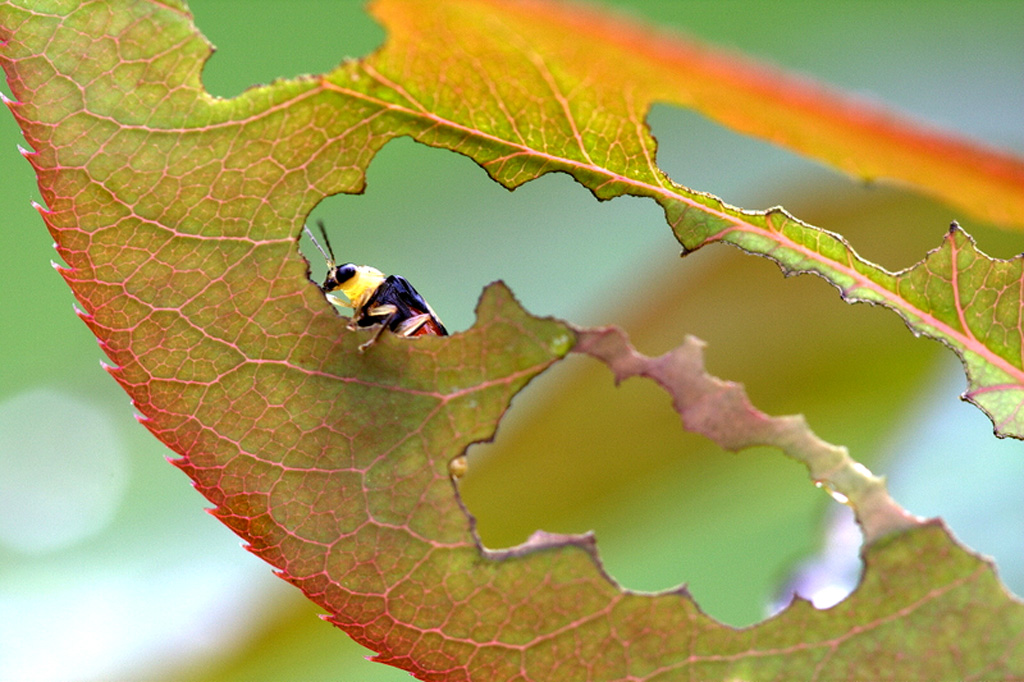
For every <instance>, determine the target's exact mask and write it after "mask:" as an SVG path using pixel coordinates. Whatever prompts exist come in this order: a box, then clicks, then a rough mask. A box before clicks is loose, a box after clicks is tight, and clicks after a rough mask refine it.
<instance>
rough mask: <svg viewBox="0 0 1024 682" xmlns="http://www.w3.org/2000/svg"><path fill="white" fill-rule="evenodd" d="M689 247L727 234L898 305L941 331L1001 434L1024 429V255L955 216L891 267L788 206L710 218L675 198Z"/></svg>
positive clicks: (786, 266) (915, 324)
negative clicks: (925, 246)
mask: <svg viewBox="0 0 1024 682" xmlns="http://www.w3.org/2000/svg"><path fill="white" fill-rule="evenodd" d="M668 211H669V213H670V215H672V214H675V216H674V222H675V225H676V230H677V235H678V236H679V240H680V241H681V242H682V243H683V244H684V245H685V246H686V247H687V248H688V249H697V248H700V247H702V246H705V245H707V244H709V243H711V242H714V241H722V242H726V243H730V244H733V245H735V246H738V247H740V248H742V249H743V250H745V251H747V252H749V253H755V254H758V255H762V256H767V257H768V258H770V259H772V260H774V261H775V262H776V263H778V265H779V267H781V268H782V269H783V271H784V272H785V273H786V274H788V275H794V274H803V273H813V274H816V275H819V276H820V277H822V278H824V279H825V280H827V281H828V282H830V283H832V284H833V285H834V286H835V287H836V288H837V289H839V292H840V294H841V295H842V297H843V299H844V300H846V301H848V302H850V303H858V302H866V303H872V304H876V305H881V306H884V307H886V308H889V309H891V310H893V311H894V312H896V313H898V314H899V315H900V316H901V317H902V318H903V319H904V321H905V322H906V323H907V326H908V327H909V328H910V329H911V331H913V332H914V334H915V335H922V336H927V337H929V338H933V339H936V340H938V341H941V342H942V343H944V344H945V345H946V346H948V347H949V348H951V349H952V350H953V351H954V352H955V353H956V354H957V355H958V356H959V357H960V359H961V361H962V362H963V365H964V369H965V370H966V372H967V378H968V389H967V392H966V393H965V394H964V396H963V397H964V399H965V400H969V401H970V402H972V403H974V404H976V405H977V406H978V407H980V408H981V409H982V410H984V412H985V413H986V414H987V415H988V416H989V418H990V419H991V420H992V423H993V425H994V427H995V433H996V435H997V436H1000V437H1006V436H1010V437H1014V438H1024V338H1022V330H1024V315H1022V306H1024V256H1016V257H1015V258H1012V259H1010V260H1000V259H997V258H991V257H989V256H987V255H985V254H984V253H981V252H980V251H979V250H978V249H977V247H976V246H975V243H974V240H973V239H972V238H971V237H970V235H968V234H967V233H965V232H964V231H963V230H962V229H961V228H960V227H959V225H957V224H956V223H953V225H952V226H950V228H949V231H948V233H947V235H946V238H945V240H944V242H943V243H942V245H941V246H940V247H938V248H936V249H935V250H933V251H931V252H930V253H929V254H928V255H927V257H926V258H925V259H924V260H923V261H922V262H920V263H918V264H917V265H915V266H914V267H912V268H908V269H907V270H903V271H901V272H897V273H890V272H888V271H886V270H885V269H883V268H881V267H880V266H878V265H875V264H874V263H870V262H868V261H866V260H864V259H863V258H861V257H860V256H859V255H857V253H856V252H855V251H854V250H853V248H852V247H851V246H850V245H849V244H848V243H847V242H846V240H845V239H843V238H842V237H841V236H839V235H835V234H832V233H829V232H825V231H823V230H818V229H816V228H812V227H809V226H807V225H804V224H803V223H801V222H800V221H798V220H796V219H795V218H793V217H791V216H789V215H788V214H787V213H785V212H784V211H781V210H776V211H773V212H770V213H768V214H767V215H764V216H750V215H748V216H743V217H737V216H735V215H734V214H732V213H731V212H727V211H723V213H722V216H721V218H720V219H719V220H716V221H714V222H713V223H711V224H708V222H706V221H704V220H696V221H695V220H692V218H693V215H692V214H693V212H692V210H691V209H690V208H689V207H687V206H685V205H683V206H680V205H678V204H677V203H674V202H669V209H668Z"/></svg>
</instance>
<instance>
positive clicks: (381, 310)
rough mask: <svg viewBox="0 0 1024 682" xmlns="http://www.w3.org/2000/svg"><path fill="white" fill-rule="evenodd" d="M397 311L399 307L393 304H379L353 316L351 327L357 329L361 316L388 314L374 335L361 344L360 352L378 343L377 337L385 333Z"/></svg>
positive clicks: (349, 325) (349, 324)
mask: <svg viewBox="0 0 1024 682" xmlns="http://www.w3.org/2000/svg"><path fill="white" fill-rule="evenodd" d="M397 313H398V308H396V307H395V306H393V305H379V306H375V307H373V308H370V309H369V310H365V311H363V314H362V315H359V316H358V317H353V318H352V321H351V322H349V323H348V327H349V329H355V328H356V326H357V323H358V321H359V318H360V317H364V316H369V317H377V316H379V315H386V316H387V317H385V318H384V319H383V320H381V323H380V324H378V325H377V331H376V332H374V334H373V336H371V337H370V338H369V339H367V340H366V341H365V342H363V343H361V344H359V352H360V353H362V352H364V351H366V349H367V348H369V347H370V346H372V345H373V344H375V343H377V339H379V338H380V335H381V334H383V333H384V330H385V329H387V328H388V325H389V324H391V318H392V317H394V316H395V315H396V314H397Z"/></svg>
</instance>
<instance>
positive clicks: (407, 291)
mask: <svg viewBox="0 0 1024 682" xmlns="http://www.w3.org/2000/svg"><path fill="white" fill-rule="evenodd" d="M317 227H319V228H320V235H321V236H322V237H323V240H324V246H326V247H327V249H326V250H324V248H323V247H322V246H320V242H318V241H317V240H316V237H314V236H313V233H312V232H311V231H310V229H309V227H308V226H306V227H304V229H305V230H306V234H308V235H309V238H310V239H311V240H312V241H313V244H314V245H315V246H316V248H317V250H318V251H319V252H320V253H321V254H323V257H324V259H325V260H326V261H327V276H326V277H325V278H324V283H323V284H322V285H320V290H321V291H322V292H324V295H325V296H327V300H329V301H330V302H331V303H333V304H335V305H338V306H342V307H345V308H352V310H353V315H352V320H351V321H350V322H349V323H348V328H349V329H360V328H366V327H377V333H375V334H374V335H373V336H372V337H370V340H369V341H366V342H365V343H363V344H361V345H360V346H359V350H360V351H364V350H366V349H367V348H369V347H370V346H372V345H373V344H374V343H376V341H377V339H378V338H379V337H380V335H381V333H383V331H384V330H385V329H387V330H388V331H391V332H393V333H395V334H398V335H399V336H404V337H407V338H411V337H414V336H448V330H447V329H445V328H444V325H443V324H441V320H440V319H439V318H438V317H437V314H436V313H435V312H434V310H433V308H431V307H430V304H428V303H427V302H426V301H425V300H423V297H422V296H420V294H419V292H418V291H416V290H415V289H414V288H413V286H412V285H411V284H409V281H408V280H407V279H405V278H404V277H402V276H400V275H386V276H385V275H384V273H383V272H381V271H380V270H378V269H377V268H371V267H370V266H368V265H356V264H354V263H345V264H343V265H338V264H337V262H336V261H335V260H334V250H333V249H332V248H331V242H330V240H328V239H327V230H326V229H325V228H324V224H323V221H318V222H317ZM336 291H340V292H341V293H342V294H344V295H345V298H347V299H348V300H347V301H346V300H345V299H342V298H341V297H340V296H338V295H337V294H336V293H335V292H336Z"/></svg>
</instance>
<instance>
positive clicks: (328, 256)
mask: <svg viewBox="0 0 1024 682" xmlns="http://www.w3.org/2000/svg"><path fill="white" fill-rule="evenodd" d="M316 224H317V227H319V228H320V234H321V235H322V236H323V238H324V244H326V245H327V250H326V251H325V250H324V247H322V246H320V242H318V241H317V240H316V237H314V236H313V231H312V230H310V229H309V225H303V226H302V229H304V230H305V231H306V234H308V235H309V239H310V241H311V242H313V246H315V247H316V250H317V251H319V252H320V255H321V256H323V257H324V260H325V261H327V267H328V268H333V267H334V265H335V263H334V250H333V249H332V248H331V242H330V240H329V239H327V229H326V228H325V227H324V221H322V220H318V221H316Z"/></svg>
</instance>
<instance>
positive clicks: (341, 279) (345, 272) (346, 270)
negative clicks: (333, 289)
mask: <svg viewBox="0 0 1024 682" xmlns="http://www.w3.org/2000/svg"><path fill="white" fill-rule="evenodd" d="M355 276H356V266H355V264H354V263H345V264H344V265H339V266H338V267H337V268H335V270H334V281H335V282H337V283H338V284H339V285H340V284H344V283H345V282H347V281H348V280H350V279H352V278H353V277H355Z"/></svg>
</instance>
